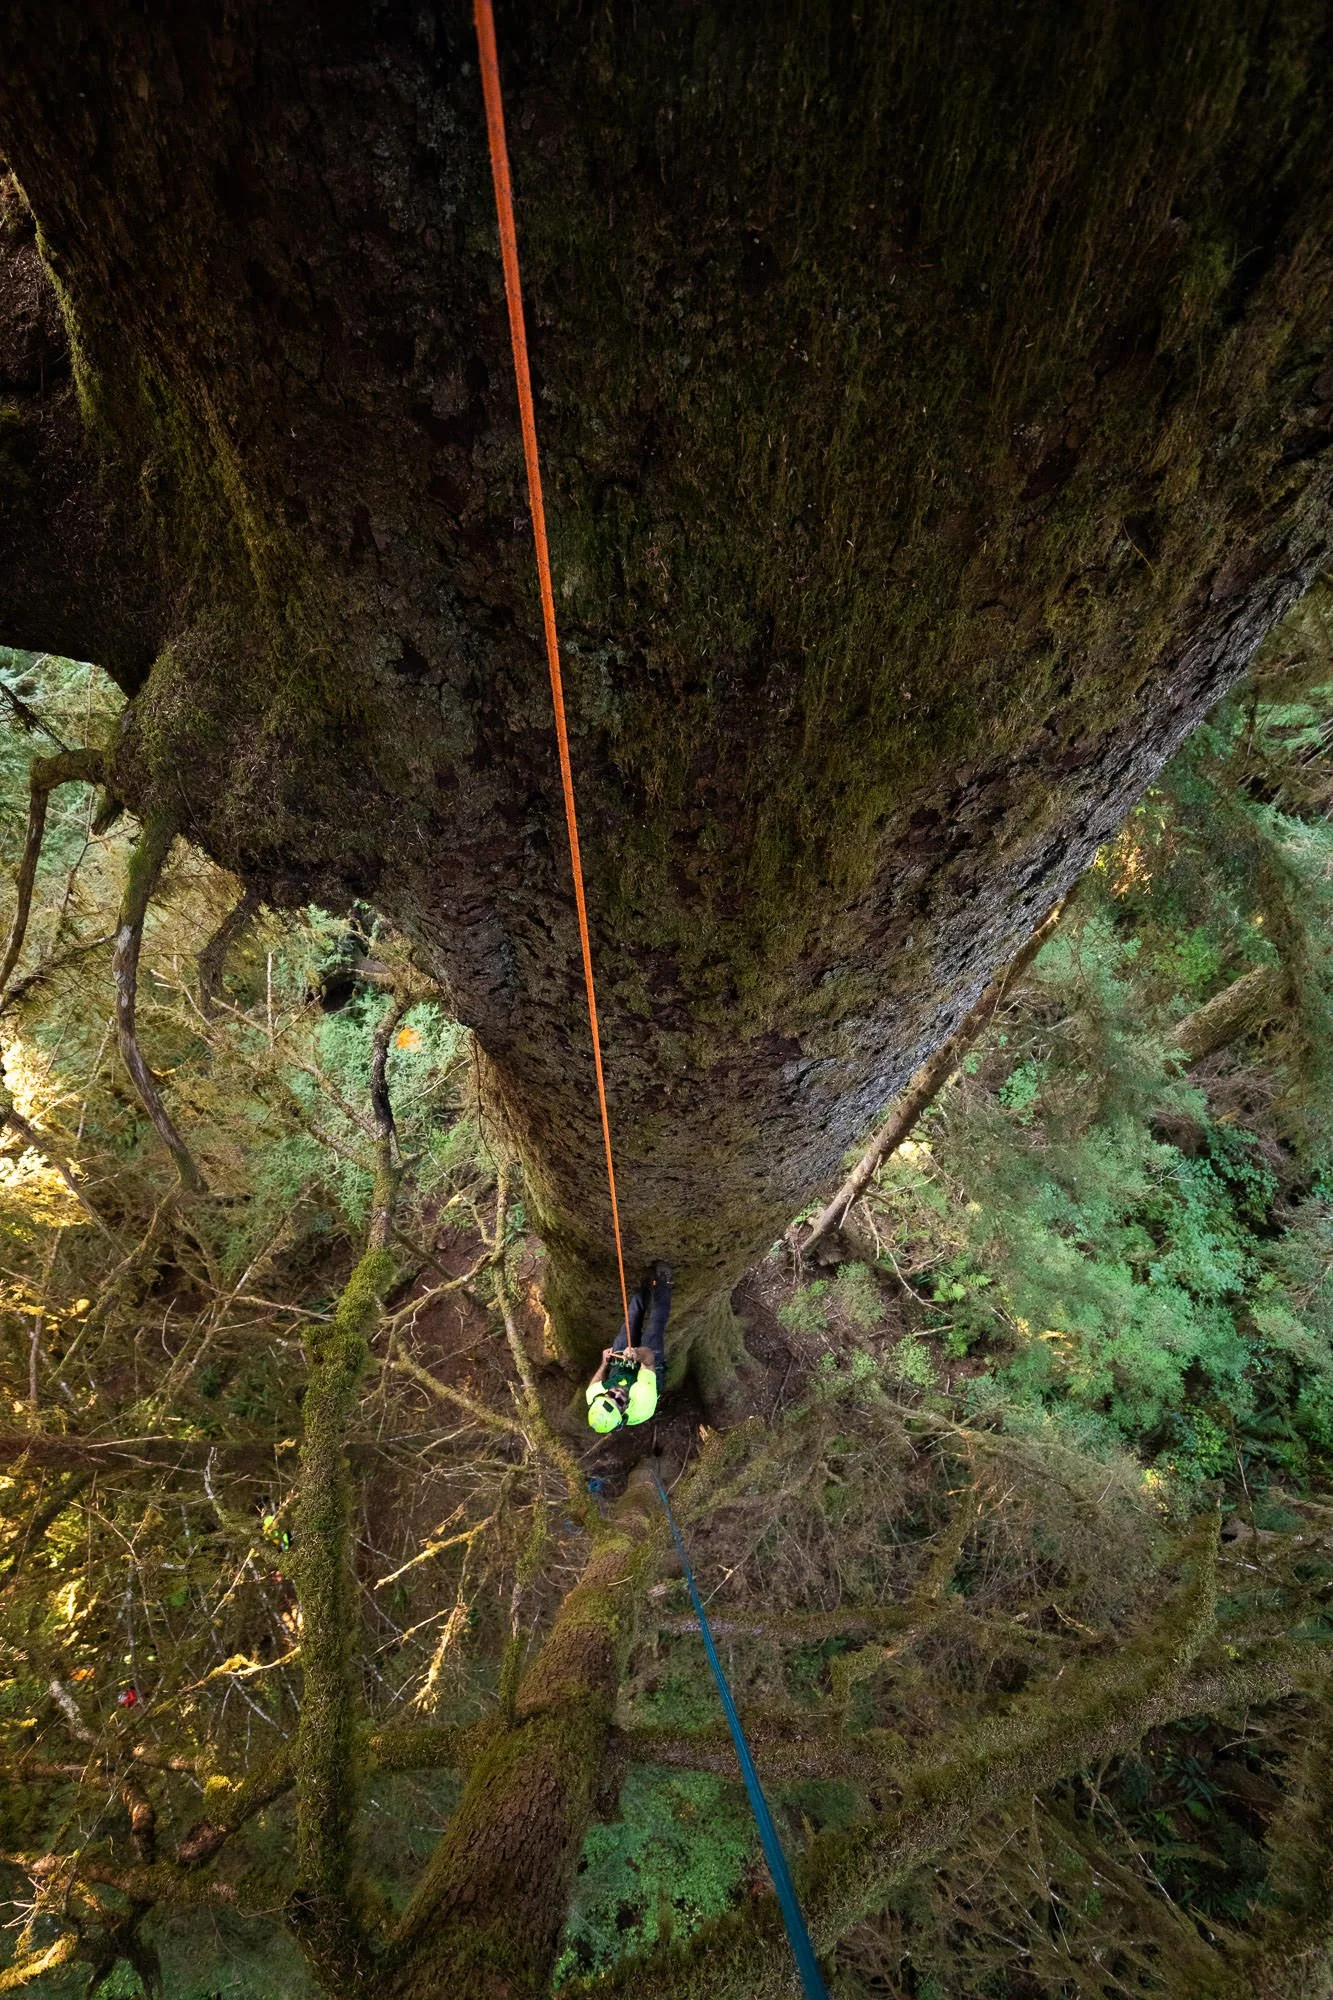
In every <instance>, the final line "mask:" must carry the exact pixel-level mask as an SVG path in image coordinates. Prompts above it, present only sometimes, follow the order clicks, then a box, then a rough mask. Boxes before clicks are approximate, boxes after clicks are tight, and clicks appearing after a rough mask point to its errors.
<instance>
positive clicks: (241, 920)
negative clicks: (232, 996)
mask: <svg viewBox="0 0 1333 2000" xmlns="http://www.w3.org/2000/svg"><path fill="white" fill-rule="evenodd" d="M258 908H259V895H258V892H257V891H256V890H254V889H251V888H246V889H243V890H242V891H241V893H240V895H239V896H238V897H237V899H236V901H235V902H234V903H233V904H232V906H231V908H230V909H229V910H228V912H227V914H226V916H225V917H224V918H223V919H222V922H221V923H220V924H219V925H218V927H217V929H216V930H215V931H214V932H213V935H212V936H211V937H210V938H209V940H208V942H207V943H206V944H205V945H204V947H203V949H202V950H201V952H200V953H199V956H198V959H197V960H196V965H197V967H198V972H199V1007H200V1011H201V1012H202V1013H203V1014H204V1015H205V1016H206V1017H207V1018H208V1019H210V1020H211V1019H212V1017H213V1014H214V1013H215V1012H216V1009H217V996H218V992H219V989H220V988H221V985H222V975H223V973H224V972H225V971H226V967H227V954H228V952H229V951H230V950H231V948H232V946H233V945H234V944H235V943H236V941H237V939H238V938H239V937H241V936H242V935H243V934H244V932H245V931H246V929H247V927H248V926H249V923H250V920H251V918H252V917H253V916H254V914H255V911H256V910H257V909H258Z"/></svg>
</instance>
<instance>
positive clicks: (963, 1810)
mask: <svg viewBox="0 0 1333 2000" xmlns="http://www.w3.org/2000/svg"><path fill="white" fill-rule="evenodd" d="M1215 1558H1216V1524H1215V1522H1212V1521H1210V1522H1208V1523H1207V1524H1206V1525H1205V1526H1204V1527H1203V1528H1201V1529H1200V1530H1199V1531H1198V1532H1197V1533H1196V1534H1195V1535H1194V1536H1193V1537H1192V1538H1191V1543H1190V1546H1189V1549H1188V1551H1187V1561H1188V1571H1187V1579H1186V1582H1185V1584H1184V1586H1183V1587H1182V1589H1181V1590H1180V1591H1179V1592H1178V1593H1177V1595H1176V1596H1175V1598H1173V1599H1172V1601H1171V1602H1170V1603H1169V1604H1168V1606H1167V1607H1166V1608H1165V1610H1164V1611H1163V1612H1161V1613H1160V1614H1159V1616H1158V1617H1157V1618H1156V1619H1155V1620H1154V1621H1153V1623H1152V1624H1151V1626H1150V1627H1149V1628H1148V1630H1147V1631H1146V1632H1145V1633H1144V1634H1143V1635H1142V1636H1141V1637H1140V1638H1139V1639H1138V1640H1137V1641H1135V1642H1133V1643H1132V1644H1129V1645H1126V1646H1124V1647H1122V1648H1121V1650H1120V1651H1119V1652H1118V1653H1117V1654H1115V1655H1114V1656H1113V1657H1112V1658H1111V1659H1110V1660H1098V1661H1096V1662H1094V1663H1092V1664H1090V1665H1088V1666H1087V1667H1086V1668H1084V1669H1083V1670H1081V1671H1080V1672H1077V1673H1069V1674H1066V1675H1065V1676H1064V1677H1063V1678H1062V1679H1061V1681H1060V1683H1059V1687H1058V1690H1057V1691H1055V1692H1054V1693H1053V1692H1052V1690H1051V1689H1050V1688H1042V1689H1040V1690H1038V1691H1037V1692H1036V1693H1035V1694H1033V1695H1032V1696H1031V1697H1029V1698H1027V1699H1024V1700H1022V1701H1020V1702H1018V1703H1016V1704H1015V1706H1014V1708H1013V1709H1012V1710H1011V1712H1010V1713H1009V1714H1007V1715H1004V1716H999V1717H988V1718H986V1719H985V1720H984V1721H982V1722H981V1723H979V1724H977V1725H976V1726H975V1727H974V1728H973V1729H972V1730H971V1731H970V1732H969V1733H968V1735H967V1736H966V1737H964V1738H963V1740H962V1741H961V1742H959V1741H958V1739H956V1738H955V1739H954V1741H953V1742H952V1744H950V1745H948V1746H945V1747H944V1748H943V1750H942V1753H941V1754H940V1755H938V1756H936V1757H933V1758H921V1759H919V1760H918V1761H916V1762H915V1763H914V1764H912V1765H910V1766H908V1767H907V1768H906V1769H904V1770H902V1771H900V1772H899V1773H898V1774H897V1775H896V1778H895V1777H894V1776H893V1774H891V1773H890V1772H887V1771H881V1772H880V1773H879V1774H878V1776H879V1781H880V1782H886V1781H887V1782H896V1784H897V1786H898V1788H899V1791H900V1794H901V1796H900V1799H899V1802H898V1804H897V1805H896V1806H894V1807H892V1808H891V1809H890V1810H889V1811H887V1812H885V1813H882V1814H880V1815H879V1816H878V1817H877V1818H876V1819H875V1820H874V1821H872V1822H871V1823H870V1824H869V1825H868V1826H867V1827H865V1828H863V1829H857V1830H856V1831H854V1832H851V1833H847V1834H823V1835H821V1836H820V1837H819V1838H818V1839H817V1840H816V1841H815V1843H814V1845H813V1847H812V1849H811V1850H810V1853H809V1855H808V1856H807V1858H806V1860H805V1862H804V1863H803V1865H802V1867H801V1869H800V1870H799V1871H798V1881H797V1886H798V1889H799V1891H800V1894H801V1898H802V1903H803V1906H804V1909H805V1913H806V1918H807V1922H808V1923H809V1926H810V1931H811V1935H812V1937H813V1938H814V1940H815V1943H816V1946H817V1947H818V1948H819V1949H820V1950H822V1951H829V1950H831V1949H832V1948H833V1946H834V1945H835V1944H836V1943H837V1941H838V1939H839V1938H841V1937H843V1936H844V1935H845V1934H846V1932H847V1931H848V1930H849V1929H850V1928H851V1927H852V1925H853V1924H855V1923H857V1922H859V1921H860V1920H861V1919H862V1918H863V1917H865V1916H866V1915H868V1914H870V1913H871V1912H872V1911H874V1910H875V1909H877V1908H879V1907H880V1906H881V1904H882V1902H883V1900H884V1897H885V1896H886V1895H887V1894H888V1893H889V1892H890V1890H891V1889H893V1888H894V1887H895V1886H896V1885H897V1884H899V1883H901V1882H903V1881H905V1880H906V1879H907V1878H908V1877H910V1876H911V1875H912V1874H913V1873H914V1871H915V1870H916V1869H917V1868H919V1867H921V1866H922V1865H923V1864H924V1863H925V1862H927V1861H928V1860H929V1859H930V1857H931V1856H932V1855H934V1854H937V1853H941V1852H943V1851H945V1850H947V1849H949V1848H950V1847H952V1846H953V1845H955V1844H956V1842H957V1841H958V1840H959V1839H960V1838H961V1837H962V1836H963V1834H964V1833H965V1832H966V1830H967V1828H968V1827H969V1826H971V1825H972V1824H973V1823H974V1822H975V1821H976V1820H977V1819H978V1818H979V1817H981V1816H982V1815H983V1814H984V1813H986V1812H989V1811H991V1810H993V1809H994V1808H995V1807H996V1806H997V1805H999V1804H1002V1803H1004V1802H1005V1801H1007V1800H1009V1799H1011V1798H1014V1797H1017V1796H1019V1795H1021V1794H1022V1793H1023V1792H1024V1791H1032V1792H1037V1791H1041V1790H1043V1789H1044V1788H1045V1787H1047V1786H1049V1785H1052V1784H1054V1783H1056V1782H1057V1781H1058V1780H1059V1779H1060V1778H1062V1777H1066V1776H1068V1775H1070V1774H1071V1773H1073V1772H1075V1771H1078V1770H1081V1769H1084V1768H1086V1767H1087V1766H1088V1765H1089V1764H1093V1763H1096V1762H1097V1761H1099V1760H1100V1759H1103V1758H1105V1757H1109V1756H1114V1755H1116V1754H1118V1753H1120V1752H1122V1751H1125V1750H1128V1749H1130V1748H1132V1747H1133V1745H1134V1744H1136V1743H1137V1742H1138V1741H1139V1740H1140V1739H1141V1737H1142V1736H1143V1734H1144V1732H1145V1731H1146V1730H1148V1729H1151V1728H1155V1727H1157V1726H1159V1725H1161V1724H1162V1723H1165V1722H1169V1721H1173V1720H1175V1719H1177V1718H1178V1717H1180V1716H1182V1715H1191V1714H1197V1713H1200V1712H1208V1713H1215V1712H1217V1710H1219V1709H1226V1708H1228V1707H1232V1706H1235V1705H1237V1704H1241V1703H1245V1702H1255V1703H1258V1702H1262V1701H1271V1700H1276V1699H1278V1698H1279V1697H1280V1696H1282V1695H1285V1694H1287V1693H1289V1692H1290V1691H1291V1690H1292V1689H1293V1688H1294V1687H1297V1686H1299V1685H1301V1684H1302V1681H1303V1680H1304V1679H1305V1678H1306V1677H1308V1676H1309V1675H1310V1674H1311V1673H1312V1672H1318V1671H1319V1662H1318V1658H1317V1655H1316V1654H1315V1652H1314V1649H1313V1648H1312V1647H1311V1646H1309V1645H1303V1644H1301V1643H1300V1642H1290V1643H1289V1644H1287V1645H1285V1646H1282V1645H1279V1646H1265V1647H1258V1648H1254V1649H1252V1650H1250V1651H1247V1652H1245V1653H1243V1654H1242V1655H1241V1656H1240V1657H1239V1658H1235V1659H1224V1660H1222V1661H1220V1662H1219V1663H1217V1664H1216V1665H1212V1664H1210V1665H1209V1666H1208V1667H1207V1668H1206V1669H1203V1670H1197V1669H1195V1668H1194V1662H1195V1660H1196V1658H1197V1656H1198V1654H1199V1652H1200V1649H1201V1648H1202V1647H1203V1645H1204V1644H1205V1643H1206V1641H1207V1638H1208V1635H1209V1633H1210V1631H1211V1629H1212V1622H1213V1604H1214V1580H1215ZM792 1976H793V1975H792V1970H791V1961H790V1955H789V1953H788V1950H787V1945H786V1939H785V1934H784V1932H783V1929H782V1922H781V1917H780V1915H779V1913H778V1911H777V1907H776V1904H775V1903H774V1902H773V1901H772V1900H771V1899H768V1900H766V1901H765V1902H764V1903H762V1904H760V1905H758V1906H753V1905H752V1906H751V1907H750V1908H749V1909H748V1910H747V1911H746V1913H745V1914H744V1915H743V1916H736V1917H731V1918H726V1919H722V1920H720V1921H718V1922H716V1923H713V1924H708V1925H705V1926H704V1927H703V1929H702V1930H700V1931H699V1932H697V1933H696V1934H695V1936H694V1937H693V1938H692V1939H690V1941H689V1942H688V1944H686V1945H685V1946H683V1947H681V1948H679V1949H675V1950H667V1951H664V1952H658V1953H655V1954H653V1955H652V1956H651V1957H649V1958H646V1959H644V1958H640V1959H631V1960H626V1961H624V1962H623V1963H622V1964H621V1965H619V1966H617V1967H616V1968H615V1969H614V1970H612V1971H611V1972H609V1973H608V1974H606V1975H604V1977H603V1979H602V1980H601V1981H600V1982H599V1984H598V1985H597V1987H596V1992H597V1994H598V1996H599V2000H601V1996H609V1995H617V1994H626V1995H628V1994H630V1993H633V1994H634V1995H636V1996H637V1997H638V2000H656V1996H664V2000H665V1996H668V1995H669V1996H670V2000H704V1996H707V2000H788V1996H789V1995H790V1993H791V1992H792ZM592 1990H593V1989H592V1987H591V1986H589V1985H575V1987H574V1988H573V1989H572V1993H573V1994H580V1993H589V1994H590V1993H591V1992H592Z"/></svg>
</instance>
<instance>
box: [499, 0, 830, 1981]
mask: <svg viewBox="0 0 1333 2000" xmlns="http://www.w3.org/2000/svg"><path fill="white" fill-rule="evenodd" d="M473 19H474V22H475V24H476V30H477V53H478V56H479V58H480V63H481V87H482V94H483V96H484V98H485V100H486V137H487V141H488V143H489V146H490V154H491V178H492V180H493V182H494V184H495V215H496V221H497V222H498V224H499V227H500V258H501V262H502V263H503V265H504V278H505V299H506V301H507V303H508V307H509V340H510V345H511V347H512V348H513V353H514V380H515V382H516V384H517V387H518V414H519V422H520V425H521V426H522V431H523V461H524V464H525V466H526V468H527V475H528V501H529V504H530V506H531V508H532V539H533V542H534V545H535V548H536V555H537V587H538V590H539V592H540V595H541V606H542V629H543V632H544V634H545V638H546V664H547V667H548V668H549V670H550V675H551V701H552V704H553V706H554V708H555V739H556V746H557V749H558V751H559V755H560V783H561V785H562V787H563V789H564V795H565V826H566V828H567V830H568V833H569V862H570V868H571V871H572V873H573V877H574V903H575V907H576V908H577V911H578V919H579V942H580V944H581V946H582V949H583V984H584V987H585V989H586V991H587V995H588V1026H589V1028H590V1029H591V1030H592V1060H593V1068H594V1070H595V1072H596V1076H597V1102H598V1105H599V1106H600V1108H601V1114H602V1139H603V1143H604V1144H605V1147H606V1181H607V1186H608V1188H609V1190H610V1194H611V1227H612V1229H613V1230H614V1232H615V1239H616V1264H617V1268H618V1270H619V1272H620V1300H621V1305H622V1306H623V1308H624V1313H625V1327H626V1332H627V1334H628V1329H629V1293H628V1290H627V1288H626V1285H625V1253H624V1250H623V1248H622V1246H621V1241H620V1209H619V1205H618V1203H617V1201H616V1169H615V1161H614V1158H613V1157H612V1151H611V1116H610V1113H609V1111H608V1110H607V1104H606V1079H605V1077H604V1075H603V1073H602V1043H601V1036H600V1035H599V1033H598V1029H597V991H596V987H595V985H594V982H593V972H592V944H591V941H590V939H589V936H588V905H587V900H586V898H585V896H584V892H583V862H582V859H581V857H580V854H579V826H578V815H577V813H576V812H575V809H574V774H573V770H572V768H571V766H570V761H569V732H568V729H567V728H566V725H565V694H564V683H563V681H562V679H561V674H560V646H559V641H558V638H557V636H556V625H555V596H554V593H553V591H552V589H551V557H550V551H549V549H548V547H547V542H546V510H545V508H544V507H543V505H542V479H541V466H540V463H539V461H538V458H537V423H536V418H535V416H534V414H533V407H532V379H531V376H530V373H529V369H528V338H527V332H526V328H525V326H524V320H523V293H522V288H521V286H520V283H519V271H518V238H517V235H516V233H515V229H514V194H513V188H512V185H511V183H510V178H509V149H508V146H507V144H506V141H505V122H504V103H503V100H502V98H501V95H500V63H499V57H498V55H497V53H496V46H495V20H494V16H493V14H492V12H491V0H474V7H473ZM657 1490H658V1493H659V1494H660V1495H661V1499H662V1505H663V1507H664V1508H665V1509H666V1517H667V1520H668V1522H669V1523H670V1527H671V1533H672V1535H673V1537H674V1539H675V1543H676V1547H677V1549H678V1550H679V1552H680V1559H681V1562H682V1564H683V1566H684V1570H685V1580H686V1583H687V1584H688V1585H689V1591H690V1599H691V1602H692V1603H693V1605H694V1611H695V1616H696V1617H697V1619H698V1621H699V1632H700V1635H701V1637H702V1639H703V1643H704V1651H705V1653H706V1654H707V1656H708V1664H709V1667H710V1668H711V1669H712V1673H713V1678H714V1680H715V1681H716V1683H717V1690H718V1694H719V1695H720V1697H721V1700H722V1708H723V1713H724V1714H725V1716H726V1719H727V1727H728V1729H729V1730H730V1731H731V1739H732V1742H733V1744H734V1745H735V1749H736V1757H737V1761H738V1762H739V1764H740V1768H741V1776H742V1777H743V1778H744V1780H745V1789H746V1791H747V1793H748V1794H749V1799H750V1807H751V1810H752V1812H753V1813H754V1817H755V1823H756V1825H757V1826H758V1829H759V1838H760V1842H761V1844H762V1846H763V1850H764V1859H765V1860H766V1861H767V1863H768V1870H769V1874H770V1875H771V1876H772V1878H773V1887H774V1889H775V1890H776V1892H777V1898H778V1903H779V1905H780V1907H781V1910H782V1921H783V1923H784V1924H785V1925H786V1928H787V1938H788V1942H789V1943H790V1945H791V1949H792V1956H793V1957H794V1958H795V1960H796V1967H797V1971H798V1972H799V1974H800V1978H801V1986H802V1989H803V1991H804V1993H805V1996H806V2000H828V1994H827V1989H826V1987H825V1985H824V1981H823V1977H822V1975H821V1973H820V1970H819V1965H818V1963H817V1961H816V1958H815V1954H814V1947H813V1946H812V1945H811V1942H810V1936H809V1933H808V1931H807V1930H806V1927H805V1920H804V1918H803V1917H802V1915H801V1908H800V1904H799V1903H798V1902H797V1899H796V1890H795V1887H794V1886H793V1883H792V1879H791V1873H790V1871H789V1869H788V1867H787V1860H786V1856H785V1855H784V1854H783V1851H782V1843H781V1841H780V1840H779V1838H778V1832H777V1828H776V1827H775V1825H774V1824H773V1815H772V1813H771V1812H770V1811H769V1808H768V1801H767V1800H766V1799H765V1797H764V1792H763V1787H762V1785H761V1784H760V1782H759V1773H758V1772H757V1771H756V1769H755V1765H754V1759H753V1757H752V1756H751V1754H750V1746H749V1744H748V1743H747V1742H746V1740H745V1732H744V1730H743V1729H742V1728H741V1720H740V1717H739V1715H738V1714H737V1712H736V1704H735V1702H734V1700H733V1699H732V1694H731V1689H730V1688H729V1687H728V1685H727V1678H726V1675H725V1674H724V1673H723V1671H722V1662H721V1661H720V1660H719V1658H718V1655H717V1647H716V1646H715V1645H714V1644H713V1635H712V1632H711V1631H710V1629H709V1625H708V1619H707V1617H706V1615H705V1613H704V1607H703V1601H702V1599H701V1598H700V1596H699V1588H698V1585H697V1584H696V1583H695V1580H694V1571H693V1570H692V1569H691V1567H690V1559H689V1556H688V1555H687V1554H686V1551H685V1544H684V1541H683V1540H682V1539H681V1533H680V1529H679V1528H678V1527H677V1526H676V1519H675V1516H674V1514H673V1513H672V1511H671V1502H670V1501H669V1500H668V1499H667V1495H666V1488H665V1487H664V1486H663V1484H662V1482H661V1480H660V1479H658V1481H657Z"/></svg>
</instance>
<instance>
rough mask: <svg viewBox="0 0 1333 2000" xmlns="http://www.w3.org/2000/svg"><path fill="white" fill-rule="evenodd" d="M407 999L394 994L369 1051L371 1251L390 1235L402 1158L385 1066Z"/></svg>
mask: <svg viewBox="0 0 1333 2000" xmlns="http://www.w3.org/2000/svg"><path fill="white" fill-rule="evenodd" d="M410 1004H411V1003H410V1001H409V999H408V997H407V995H405V994H401V993H395V994H394V996H393V998H392V1000H391V1001H390V1002H389V1004H388V1006H387V1007H386V1008H385V1010H384V1013H383V1014H382V1015H381V1017H380V1023H379V1026H378V1027H377V1028H376V1030H375V1039H374V1041H373V1042H372V1044H371V1051H370V1109H371V1116H372V1118H373V1120H374V1132H375V1191H374V1195H373V1197H372V1203H371V1212H370V1247H371V1249H372V1250H387V1249H388V1247H389V1239H390V1237H391V1236H392V1234H393V1207H394V1201H395V1199H396V1197H397V1193H398V1182H399V1179H400V1177H401V1174H402V1170H403V1162H402V1157H401V1155H400V1153H399V1151H398V1129H397V1127H396V1126H395V1124H394V1122H393V1106H392V1104H391V1103H390V1102H389V1084H388V1077H387V1074H386V1072H387V1068H388V1061H389V1043H390V1040H391V1039H392V1036H393V1031H394V1029H395V1028H396V1027H397V1026H398V1023H399V1022H400V1021H401V1020H402V1018H403V1015H404V1014H405V1013H406V1012H407V1009H408V1007H409V1005H410Z"/></svg>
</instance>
